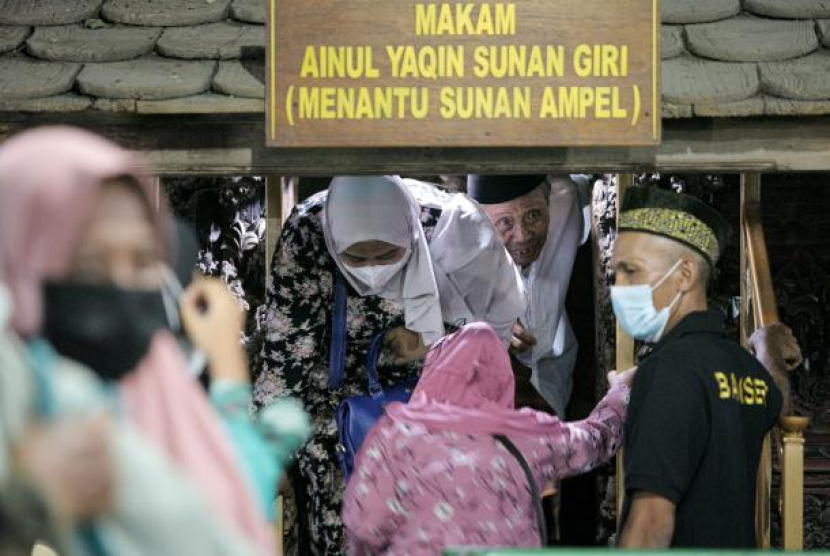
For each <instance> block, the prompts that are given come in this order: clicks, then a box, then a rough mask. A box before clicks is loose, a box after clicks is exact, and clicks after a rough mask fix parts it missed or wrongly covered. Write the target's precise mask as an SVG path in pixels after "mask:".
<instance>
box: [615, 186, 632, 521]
mask: <svg viewBox="0 0 830 556" xmlns="http://www.w3.org/2000/svg"><path fill="white" fill-rule="evenodd" d="M633 183H634V175H633V174H620V175H618V176H617V222H619V219H620V208H621V207H622V200H623V197H624V196H625V190H626V188H628V187H630V186H631V185H632V184H633ZM615 366H616V370H617V371H618V372H620V371H625V370H627V369H630V368H631V367H633V366H634V339H633V338H631V336H629V335H628V334H627V333H626V332H625V330H623V329H622V327H621V326H620V323H619V322H617V334H616V352H615ZM624 459H625V458H624V454H623V449H622V448H620V450H619V451H618V452H617V521H618V522H619V520H620V519H621V518H622V505H623V501H624V500H625V469H624V466H623V461H624Z"/></svg>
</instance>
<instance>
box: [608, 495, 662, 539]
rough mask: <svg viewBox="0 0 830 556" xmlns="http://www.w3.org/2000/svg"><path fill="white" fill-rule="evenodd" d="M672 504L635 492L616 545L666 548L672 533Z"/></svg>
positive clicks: (654, 496) (653, 496) (658, 497)
mask: <svg viewBox="0 0 830 556" xmlns="http://www.w3.org/2000/svg"><path fill="white" fill-rule="evenodd" d="M674 510H675V507H674V504H673V503H672V502H671V501H669V500H667V499H665V498H663V497H662V496H660V495H657V494H654V493H652V492H637V493H636V494H634V499H633V500H632V501H631V511H630V512H629V514H628V519H627V520H626V522H625V523H624V524H623V530H622V534H621V535H620V542H619V543H618V547H619V548H668V547H669V545H670V544H671V540H672V537H673V536H674Z"/></svg>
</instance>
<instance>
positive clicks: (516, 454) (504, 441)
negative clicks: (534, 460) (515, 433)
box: [493, 434, 548, 548]
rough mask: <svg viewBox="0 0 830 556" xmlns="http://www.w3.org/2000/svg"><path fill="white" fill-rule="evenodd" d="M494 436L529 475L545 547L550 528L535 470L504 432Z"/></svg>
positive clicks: (540, 538) (531, 493)
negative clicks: (533, 470) (532, 469)
mask: <svg viewBox="0 0 830 556" xmlns="http://www.w3.org/2000/svg"><path fill="white" fill-rule="evenodd" d="M493 438H495V439H496V441H498V442H499V443H501V445H502V446H504V447H505V448H507V451H508V452H510V454H511V455H512V456H513V457H514V458H516V461H518V462H519V465H520V466H521V467H522V471H524V474H525V476H526V477H527V483H528V485H529V486H530V496H531V497H532V498H533V509H534V510H535V512H536V524H537V526H538V527H539V540H540V541H541V542H542V547H543V548H544V547H546V546H547V545H548V529H547V525H546V523H545V513H544V510H543V509H542V495H541V494H540V493H539V485H537V484H536V479H535V478H534V477H533V472H532V471H531V470H530V466H529V465H528V464H527V460H526V459H525V457H524V456H523V455H522V453H521V452H520V451H519V449H518V448H517V447H516V445H515V444H513V442H511V441H510V439H509V438H507V437H506V436H505V435H503V434H494V435H493Z"/></svg>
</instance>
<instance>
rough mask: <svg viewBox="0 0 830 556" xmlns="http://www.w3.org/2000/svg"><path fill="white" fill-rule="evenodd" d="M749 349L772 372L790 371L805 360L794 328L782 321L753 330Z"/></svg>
mask: <svg viewBox="0 0 830 556" xmlns="http://www.w3.org/2000/svg"><path fill="white" fill-rule="evenodd" d="M749 349H750V351H751V352H752V354H753V355H754V356H755V357H756V358H757V359H758V361H760V362H761V364H762V365H764V367H766V369H767V370H768V371H769V372H770V373H777V372H785V373H788V372H790V371H792V370H793V369H795V368H796V367H798V366H799V365H801V363H802V362H803V361H804V357H803V356H802V355H801V348H800V347H799V345H798V340H796V339H795V336H793V332H792V330H790V329H789V327H787V326H784V325H783V324H781V323H776V324H771V325H769V326H763V327H761V328H759V329H758V330H756V331H755V332H753V333H752V336H750V337H749Z"/></svg>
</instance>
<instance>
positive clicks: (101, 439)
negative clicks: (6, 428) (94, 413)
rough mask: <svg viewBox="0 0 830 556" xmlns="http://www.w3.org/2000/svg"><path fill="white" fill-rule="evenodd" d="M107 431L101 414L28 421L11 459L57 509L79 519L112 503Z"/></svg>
mask: <svg viewBox="0 0 830 556" xmlns="http://www.w3.org/2000/svg"><path fill="white" fill-rule="evenodd" d="M109 435H110V428H109V423H108V421H107V420H106V418H104V417H95V418H87V419H66V420H62V421H58V422H55V423H50V424H46V425H37V426H33V427H32V428H31V429H30V430H29V431H28V432H27V434H26V437H25V439H24V440H23V442H22V443H21V444H20V445H19V446H18V447H17V451H16V457H17V464H18V466H19V467H20V469H21V470H23V472H24V473H26V475H27V476H28V477H29V478H30V479H32V480H33V481H34V483H35V485H36V486H37V487H38V488H39V489H40V490H41V492H42V493H43V495H44V496H45V498H46V500H47V501H48V503H49V505H50V507H52V508H53V509H54V510H55V511H56V512H57V513H58V514H59V515H61V516H63V517H66V518H69V519H71V520H75V521H84V520H86V519H90V518H93V517H95V516H98V515H101V514H103V513H105V512H107V511H108V510H109V509H110V508H111V506H112V500H113V490H114V487H115V470H114V469H113V464H112V458H111V456H110V439H109Z"/></svg>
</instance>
